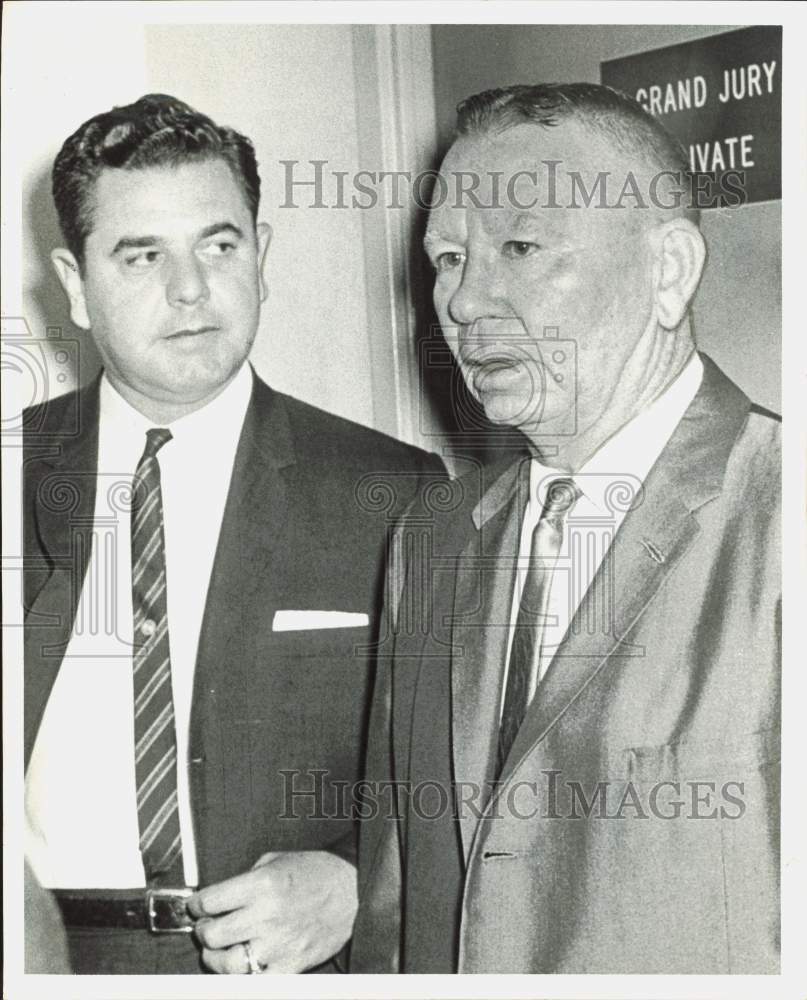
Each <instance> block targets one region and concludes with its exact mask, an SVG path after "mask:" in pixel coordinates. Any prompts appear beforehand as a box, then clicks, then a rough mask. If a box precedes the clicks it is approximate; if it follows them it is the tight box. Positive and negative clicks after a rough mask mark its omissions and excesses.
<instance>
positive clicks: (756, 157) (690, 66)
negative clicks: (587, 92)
mask: <svg viewBox="0 0 807 1000" xmlns="http://www.w3.org/2000/svg"><path fill="white" fill-rule="evenodd" d="M600 75H601V80H602V82H603V83H604V84H607V85H608V86H609V87H614V88H615V89H617V90H621V91H623V92H624V93H626V94H628V95H629V96H630V97H633V98H634V99H635V100H637V101H638V102H639V103H640V104H641V105H642V106H643V107H644V108H645V110H646V111H649V112H650V114H652V115H654V116H655V117H656V118H658V119H659V121H660V122H661V123H662V124H663V125H664V126H665V128H667V129H668V130H669V131H670V132H672V133H673V135H675V136H676V138H678V139H679V140H680V141H681V143H682V144H683V146H684V149H685V150H686V151H687V153H688V155H689V162H690V167H691V169H692V170H693V171H694V172H696V173H708V174H715V175H716V178H717V180H718V182H719V183H720V182H722V181H723V180H724V179H725V178H727V177H728V178H729V181H728V183H729V187H731V186H734V187H735V188H736V186H737V184H738V178H737V174H738V173H739V174H741V175H744V176H741V177H740V178H739V184H740V186H741V187H742V189H743V190H744V192H745V200H746V201H748V202H754V201H770V200H771V199H774V198H781V196H782V181H781V173H782V168H781V163H782V87H781V80H782V29H781V27H780V26H778V25H765V26H758V27H752V28H740V29H739V30H738V31H729V32H726V33H725V34H720V35H711V36H709V37H708V38H701V39H698V40H697V41H694V42H684V43H682V44H680V45H670V46H668V47H667V48H663V49H654V50H652V51H650V52H640V53H638V54H637V55H633V56H626V57H624V58H621V59H609V60H608V61H607V62H603V63H602V64H601V74H600Z"/></svg>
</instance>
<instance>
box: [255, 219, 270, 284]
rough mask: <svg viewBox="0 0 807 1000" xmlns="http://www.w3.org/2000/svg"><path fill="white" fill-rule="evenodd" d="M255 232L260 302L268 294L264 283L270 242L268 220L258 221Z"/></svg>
mask: <svg viewBox="0 0 807 1000" xmlns="http://www.w3.org/2000/svg"><path fill="white" fill-rule="evenodd" d="M255 232H256V234H257V237H258V281H259V282H260V285H261V302H265V301H266V296H267V295H268V294H269V289H268V287H267V284H266V259H267V257H268V255H269V244H270V243H271V242H272V227H271V226H270V225H269V223H268V222H259V223H258V225H257V226H256V227H255Z"/></svg>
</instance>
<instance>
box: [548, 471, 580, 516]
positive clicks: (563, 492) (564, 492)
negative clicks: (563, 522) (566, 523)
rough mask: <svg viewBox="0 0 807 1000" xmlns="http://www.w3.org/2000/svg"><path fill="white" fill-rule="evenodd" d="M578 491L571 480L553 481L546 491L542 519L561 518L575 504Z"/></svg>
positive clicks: (578, 494)
mask: <svg viewBox="0 0 807 1000" xmlns="http://www.w3.org/2000/svg"><path fill="white" fill-rule="evenodd" d="M579 496H580V490H579V489H578V488H577V486H576V485H575V483H574V480H572V479H553V480H552V482H551V483H550V484H549V486H548V487H547V490H546V497H545V499H544V517H548V518H558V517H560V518H562V517H564V516H565V515H566V514H568V513H569V511H570V510H571V509H572V507H573V506H574V505H575V503H576V502H577V499H578V497H579Z"/></svg>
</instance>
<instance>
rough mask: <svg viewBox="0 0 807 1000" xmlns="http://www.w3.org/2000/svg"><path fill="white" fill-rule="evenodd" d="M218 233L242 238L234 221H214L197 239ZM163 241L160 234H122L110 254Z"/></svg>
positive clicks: (137, 248)
mask: <svg viewBox="0 0 807 1000" xmlns="http://www.w3.org/2000/svg"><path fill="white" fill-rule="evenodd" d="M220 233H230V234H231V235H232V236H235V237H236V238H237V239H239V240H242V239H243V238H244V233H243V230H241V229H240V228H239V227H238V226H236V224H235V223H234V222H214V223H213V224H212V225H210V226H205V228H204V229H203V230H202V231H201V232H200V233H199V236H198V237H197V239H200V240H206V239H208V237H210V236H217V235H219V234H220ZM163 242H164V240H163V238H162V237H161V236H122V237H121V238H120V239H119V240H118V242H117V243H116V244H115V246H114V247H113V249H112V255H111V256H113V257H114V256H115V254H118V253H120V252H121V250H144V249H145V248H146V247H153V246H159V245H160V244H162V243H163Z"/></svg>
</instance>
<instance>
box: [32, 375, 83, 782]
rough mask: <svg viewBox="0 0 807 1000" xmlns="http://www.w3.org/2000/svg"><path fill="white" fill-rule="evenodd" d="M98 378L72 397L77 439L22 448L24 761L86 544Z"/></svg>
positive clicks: (61, 644)
mask: <svg viewBox="0 0 807 1000" xmlns="http://www.w3.org/2000/svg"><path fill="white" fill-rule="evenodd" d="M99 386H100V379H96V380H95V382H93V383H92V384H91V385H90V386H88V387H87V388H86V389H84V390H82V391H81V392H80V394H79V404H78V405H79V410H78V413H79V425H78V426H79V428H80V429H81V430H80V433H79V434H77V435H74V436H68V437H64V436H62V435H61V434H60V431H59V430H57V431H56V433H54V434H53V435H51V434H49V433H47V431H43V432H42V433H41V436H40V437H33V438H32V439H31V440H26V442H25V484H26V487H25V497H24V503H25V506H26V510H25V512H24V513H25V516H27V517H31V518H32V519H33V521H34V524H35V532H34V537H35V538H36V545H35V546H33V545H32V546H30V547H27V549H26V553H25V581H24V582H25V586H24V591H25V641H24V646H25V652H24V655H25V698H24V702H25V760H26V763H27V761H28V759H29V757H30V754H31V751H32V750H33V746H34V741H35V739H36V734H37V731H38V729H39V723H40V721H41V719H42V713H43V712H44V710H45V705H46V704H47V701H48V698H49V697H50V692H51V690H52V688H53V684H54V682H55V680H56V675H57V674H58V672H59V667H60V666H61V663H62V659H63V657H64V653H65V649H66V648H67V644H68V642H69V641H70V634H71V631H72V628H73V621H74V619H75V616H76V609H77V607H78V600H79V595H80V593H81V587H82V585H83V582H84V576H85V574H86V572H87V565H88V562H89V558H90V550H91V545H92V529H93V518H94V513H95V494H96V476H97V466H98V408H99Z"/></svg>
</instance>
